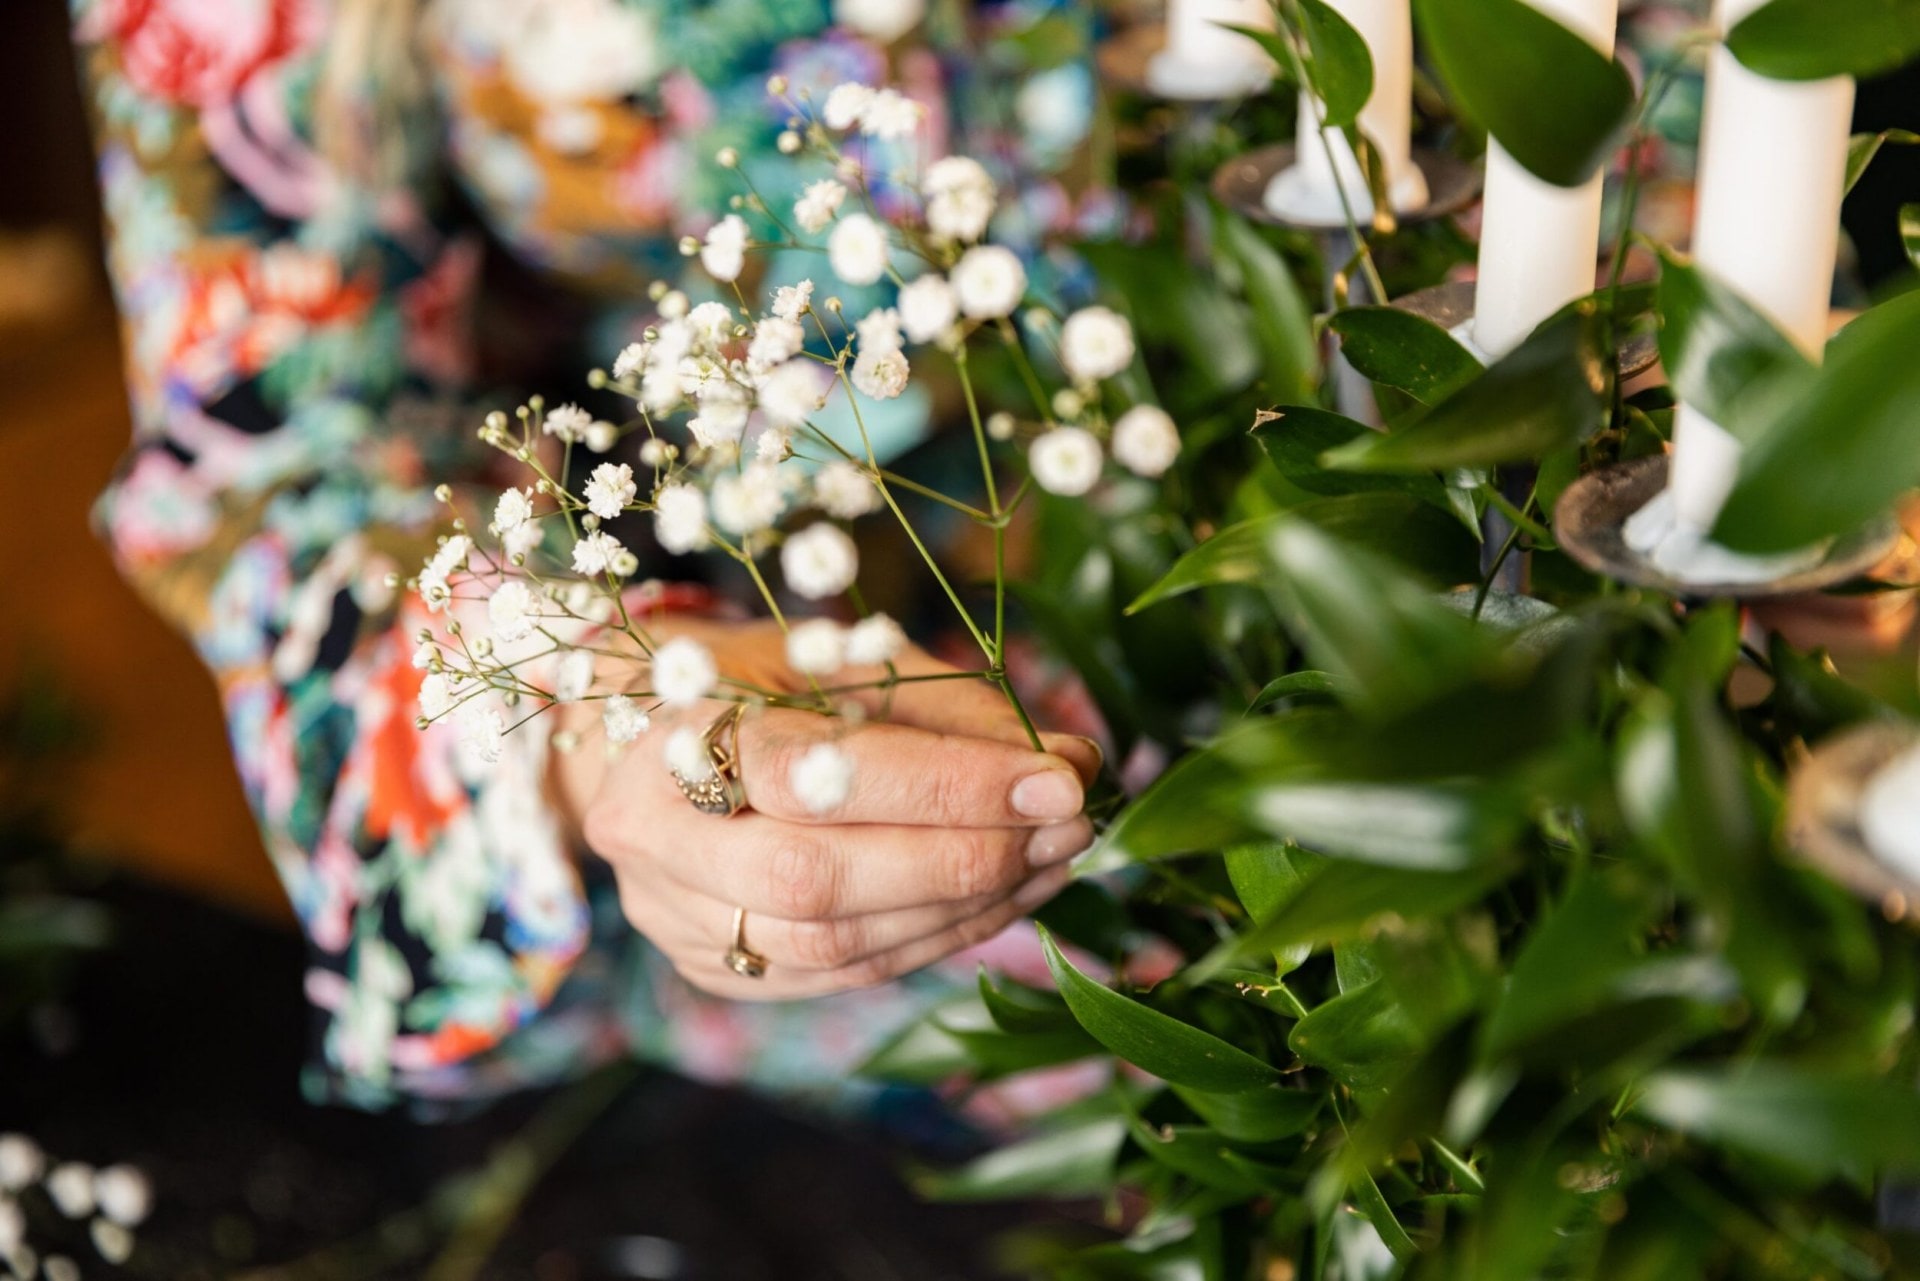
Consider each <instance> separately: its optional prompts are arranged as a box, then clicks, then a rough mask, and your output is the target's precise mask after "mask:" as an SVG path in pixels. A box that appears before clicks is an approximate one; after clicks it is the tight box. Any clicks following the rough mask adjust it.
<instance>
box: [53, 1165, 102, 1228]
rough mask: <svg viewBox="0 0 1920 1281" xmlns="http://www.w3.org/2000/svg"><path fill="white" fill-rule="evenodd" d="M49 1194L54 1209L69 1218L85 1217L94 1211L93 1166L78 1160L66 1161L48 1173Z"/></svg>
mask: <svg viewBox="0 0 1920 1281" xmlns="http://www.w3.org/2000/svg"><path fill="white" fill-rule="evenodd" d="M46 1188H47V1195H48V1196H49V1197H51V1198H52V1199H53V1207H54V1209H56V1210H58V1211H60V1213H62V1214H64V1215H66V1216H67V1217H68V1218H69V1219H84V1218H86V1217H87V1216H88V1215H90V1214H92V1213H93V1206H94V1201H93V1167H92V1166H90V1165H83V1164H81V1163H80V1162H78V1161H65V1162H62V1163H61V1164H59V1165H56V1166H54V1167H53V1172H52V1173H51V1174H49V1175H47V1183H46Z"/></svg>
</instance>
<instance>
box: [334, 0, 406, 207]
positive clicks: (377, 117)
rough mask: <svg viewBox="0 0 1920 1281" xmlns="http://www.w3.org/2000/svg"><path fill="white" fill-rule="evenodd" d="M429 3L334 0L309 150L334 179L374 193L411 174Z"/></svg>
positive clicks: (401, 183)
mask: <svg viewBox="0 0 1920 1281" xmlns="http://www.w3.org/2000/svg"><path fill="white" fill-rule="evenodd" d="M426 3H427V0H336V3H335V5H334V10H333V20H332V26H331V27H330V29H329V30H328V32H327V36H326V49H325V51H324V53H323V56H322V62H321V66H320V77H319V82H318V84H317V86H316V90H315V109H314V121H313V130H314V145H315V146H316V147H318V148H319V151H320V154H321V156H322V157H324V158H325V159H326V160H327V162H328V163H329V164H331V165H332V166H333V167H334V169H335V170H336V172H338V173H340V174H343V175H345V176H346V177H348V178H351V179H352V180H353V181H355V182H357V183H360V184H362V185H365V186H368V187H370V188H372V189H374V190H376V191H386V190H392V189H394V188H397V187H402V186H405V185H407V184H408V183H409V182H410V181H411V180H412V179H413V178H414V176H415V175H416V174H417V172H418V167H419V163H418V162H419V160H420V157H419V156H418V155H416V154H415V148H416V147H417V146H418V145H419V143H420V141H421V139H420V134H421V133H422V132H423V131H422V130H421V129H420V126H419V123H418V120H417V119H416V117H417V115H418V113H419V112H420V111H422V110H423V109H424V108H425V107H426V106H427V102H428V93H429V86H428V81H427V77H426V75H425V73H424V72H423V71H422V69H421V66H422V63H421V58H420V53H421V50H420V45H421V28H422V17H423V14H424V11H425V7H426Z"/></svg>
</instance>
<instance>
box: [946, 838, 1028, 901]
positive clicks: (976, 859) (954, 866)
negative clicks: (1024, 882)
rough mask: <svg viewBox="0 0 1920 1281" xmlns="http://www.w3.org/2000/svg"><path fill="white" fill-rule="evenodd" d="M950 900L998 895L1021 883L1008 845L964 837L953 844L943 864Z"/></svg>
mask: <svg viewBox="0 0 1920 1281" xmlns="http://www.w3.org/2000/svg"><path fill="white" fill-rule="evenodd" d="M944 866H945V869H946V884H945V885H944V886H943V887H942V888H943V889H944V890H945V891H946V893H947V896H948V897H949V898H953V899H973V898H980V897H983V896H986V895H991V894H996V893H998V892H1000V891H1001V890H1004V889H1007V888H1009V887H1010V886H1011V885H1013V884H1014V882H1015V881H1017V880H1018V879H1019V874H1020V869H1019V868H1018V867H1017V866H1016V860H1015V859H1014V858H1013V857H1011V855H1010V853H1009V851H1008V850H1007V848H1006V846H1005V842H1004V841H1003V840H1002V839H1000V838H999V837H998V836H997V835H994V836H986V835H982V836H977V837H976V836H969V837H963V838H962V839H960V840H957V841H955V842H954V843H953V845H952V847H951V848H950V850H949V851H948V854H947V857H946V859H945V862H944Z"/></svg>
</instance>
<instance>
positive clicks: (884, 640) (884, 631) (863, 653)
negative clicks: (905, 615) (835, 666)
mask: <svg viewBox="0 0 1920 1281" xmlns="http://www.w3.org/2000/svg"><path fill="white" fill-rule="evenodd" d="M906 647H907V634H906V633H905V632H903V631H901V630H900V624H898V623H896V622H894V621H893V620H892V619H891V618H889V617H887V616H886V615H885V614H873V615H870V616H869V617H866V618H863V619H861V620H860V621H859V622H857V623H855V624H854V625H853V627H852V628H851V629H850V630H849V631H848V632H847V662H849V663H851V664H854V665H855V666H860V667H867V666H878V665H880V664H881V663H891V662H892V661H893V660H894V659H896V658H898V657H900V651H902V650H904V649H905V648H906Z"/></svg>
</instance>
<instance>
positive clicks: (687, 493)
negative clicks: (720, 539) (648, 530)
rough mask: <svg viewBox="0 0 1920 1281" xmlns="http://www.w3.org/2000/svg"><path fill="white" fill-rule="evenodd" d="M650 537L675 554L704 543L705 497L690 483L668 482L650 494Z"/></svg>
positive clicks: (691, 549) (693, 548)
mask: <svg viewBox="0 0 1920 1281" xmlns="http://www.w3.org/2000/svg"><path fill="white" fill-rule="evenodd" d="M653 536H654V539H655V540H656V541H658V542H659V544H660V546H661V547H662V548H664V549H665V550H667V551H669V552H672V553H674V554H675V555H684V554H685V553H687V552H693V551H699V550H700V549H701V548H702V547H705V546H706V545H707V500H706V496H705V495H704V494H702V493H701V492H700V491H699V490H697V489H695V488H694V487H693V486H691V485H667V486H665V487H663V488H662V489H661V490H660V491H659V492H658V493H656V494H654V496H653Z"/></svg>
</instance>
